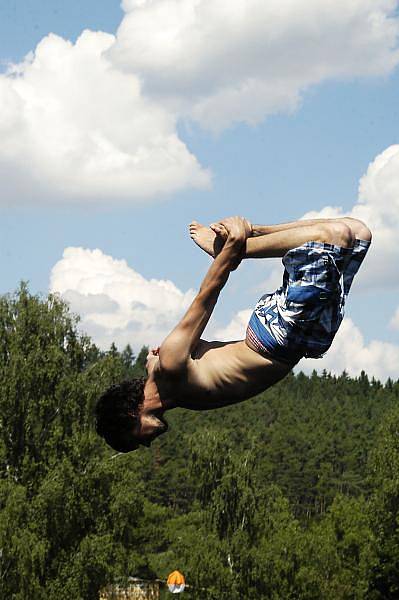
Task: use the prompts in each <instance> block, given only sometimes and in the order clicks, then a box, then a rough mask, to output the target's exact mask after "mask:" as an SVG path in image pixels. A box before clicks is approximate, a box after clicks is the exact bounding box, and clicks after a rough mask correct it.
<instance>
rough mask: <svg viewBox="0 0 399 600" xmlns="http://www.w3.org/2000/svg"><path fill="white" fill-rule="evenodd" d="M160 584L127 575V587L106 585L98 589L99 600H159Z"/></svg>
mask: <svg viewBox="0 0 399 600" xmlns="http://www.w3.org/2000/svg"><path fill="white" fill-rule="evenodd" d="M159 588H160V584H159V583H158V582H156V581H144V580H143V579H138V578H137V577H129V583H128V585H127V587H126V586H125V587H122V586H121V585H118V584H113V585H107V587H105V588H104V589H102V590H101V591H100V600H159V596H160V593H159Z"/></svg>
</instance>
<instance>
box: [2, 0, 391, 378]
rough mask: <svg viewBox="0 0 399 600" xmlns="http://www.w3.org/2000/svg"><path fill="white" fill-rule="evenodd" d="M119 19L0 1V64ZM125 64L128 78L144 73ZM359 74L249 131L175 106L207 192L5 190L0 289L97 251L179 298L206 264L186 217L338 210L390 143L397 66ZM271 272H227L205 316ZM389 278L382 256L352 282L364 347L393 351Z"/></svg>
mask: <svg viewBox="0 0 399 600" xmlns="http://www.w3.org/2000/svg"><path fill="white" fill-rule="evenodd" d="M157 1H158V2H160V1H162V0H157ZM123 14H124V13H123V11H122V10H121V8H120V6H119V2H117V1H115V2H114V1H111V0H110V1H109V2H107V3H98V2H94V1H91V0H90V1H87V2H85V3H84V5H82V4H81V3H78V2H76V1H75V0H71V1H70V2H69V3H68V4H64V3H61V2H60V1H56V2H54V1H52V2H47V1H42V2H41V3H40V5H38V3H36V2H31V1H24V0H18V1H17V2H12V1H11V0H4V1H3V2H2V4H1V7H0V59H1V60H2V64H3V69H4V70H5V68H6V64H7V62H10V61H11V62H14V63H18V62H19V61H21V60H22V58H23V57H24V56H25V54H27V53H28V52H29V51H30V50H34V49H35V47H36V45H37V43H39V42H40V40H42V38H44V37H45V36H47V35H48V34H49V33H50V32H53V33H56V34H58V35H59V36H61V37H63V38H65V39H69V40H71V41H72V42H75V41H76V39H77V38H78V37H79V35H80V34H81V32H82V31H83V30H84V29H91V30H93V31H97V30H101V31H106V32H108V33H113V34H115V33H116V31H117V27H118V25H119V24H120V22H121V20H122V17H123ZM390 50H392V48H391V49H390ZM356 60H357V59H356ZM356 60H354V64H355V63H356ZM132 68H133V67H132ZM134 68H135V69H137V72H139V71H140V69H142V68H143V67H142V66H141V65H138V66H137V65H135V66H134ZM366 70H367V69H366ZM364 71H365V69H364V68H363V67H362V68H359V73H357V72H356V68H353V73H352V74H351V76H348V75H347V76H346V77H345V78H343V77H337V76H336V75H335V74H334V72H332V74H331V76H329V77H325V79H324V80H322V81H319V82H315V83H313V84H312V83H310V84H309V85H307V86H306V89H305V91H303V92H301V99H300V101H299V102H298V103H297V105H296V107H295V108H294V109H291V110H287V108H286V107H285V106H282V108H281V110H279V109H276V110H269V112H268V114H266V115H265V117H264V118H261V119H258V121H257V122H256V124H249V125H248V124H247V123H245V117H243V118H242V119H241V118H237V119H235V120H234V121H233V122H232V123H229V125H228V126H226V127H222V128H221V129H220V130H218V131H213V130H209V128H207V127H206V126H204V122H197V121H196V119H195V118H191V117H190V116H188V117H187V109H184V110H185V112H184V111H183V109H182V111H183V112H184V116H183V117H181V118H179V119H178V120H177V125H176V127H177V129H176V132H177V135H178V137H179V139H181V140H182V141H183V142H184V144H185V146H186V148H188V150H189V152H190V153H191V154H192V155H194V156H195V157H196V160H197V162H198V163H199V164H200V165H201V167H202V169H210V171H211V172H212V184H211V187H210V188H203V187H202V188H201V186H199V189H190V186H189V185H186V186H181V189H178V190H174V189H171V190H170V191H169V192H168V190H166V193H164V194H161V193H159V194H158V193H154V194H153V195H152V196H151V197H150V198H141V197H140V194H136V197H135V198H133V200H132V201H131V202H130V201H129V200H127V201H126V199H124V200H123V201H120V200H119V198H118V196H117V195H116V196H115V197H113V198H112V197H109V198H108V199H107V200H106V201H105V202H104V201H103V202H101V203H100V204H98V205H97V204H96V203H93V202H90V203H88V202H86V201H85V199H84V198H83V199H82V200H79V201H78V202H76V201H74V202H70V201H68V199H65V197H64V196H63V194H60V198H61V200H60V201H57V200H56V195H57V191H54V188H51V193H50V194H49V195H48V197H47V198H46V200H45V201H41V200H40V198H39V199H38V196H37V195H36V196H35V199H33V200H32V201H30V200H29V194H28V197H25V198H24V199H23V201H22V200H21V202H20V201H19V199H18V195H17V194H16V193H12V194H10V195H9V196H8V195H7V191H8V189H9V188H8V187H7V185H6V184H4V185H3V190H4V191H3V194H4V196H3V201H2V219H1V225H0V227H1V239H2V246H1V258H2V278H1V283H0V292H2V293H5V292H9V291H12V290H13V289H15V288H16V286H17V285H18V282H19V281H20V280H21V279H24V280H29V281H30V286H31V289H32V290H33V291H41V292H47V291H48V289H49V281H50V274H51V271H52V269H53V267H54V265H55V264H56V263H57V262H59V261H60V260H61V258H62V254H63V251H64V249H65V248H68V247H81V248H85V249H95V248H98V249H100V250H101V251H102V253H103V254H105V255H108V256H110V257H113V259H125V260H126V261H127V263H128V265H129V266H130V267H131V268H132V269H134V271H136V272H137V273H139V274H141V276H143V277H144V278H145V279H146V280H150V279H156V280H161V279H168V280H171V281H172V282H173V283H174V284H175V286H177V288H178V289H179V290H182V291H183V292H185V291H186V290H188V289H189V288H193V289H195V288H197V287H198V285H199V283H200V280H201V277H202V276H203V275H204V273H205V270H206V268H207V266H208V264H209V261H208V259H207V257H205V256H203V255H202V254H201V252H200V251H199V250H198V249H197V248H196V247H195V246H194V245H192V243H191V242H190V240H189V238H188V237H187V232H186V230H187V224H188V223H189V222H190V220H191V219H193V218H196V219H197V220H199V221H202V222H205V223H209V222H211V221H214V220H216V219H217V218H219V217H223V216H227V215H231V214H243V215H245V216H247V217H248V218H249V219H250V220H252V221H254V222H257V223H262V222H263V223H275V222H284V221H287V220H293V219H297V218H300V217H301V216H302V215H304V214H305V213H307V212H309V211H321V210H322V209H323V207H326V206H335V207H342V209H343V211H344V212H347V213H349V212H350V211H351V210H352V208H353V206H354V205H355V204H356V202H357V197H358V186H359V180H360V178H361V177H362V176H363V175H364V174H365V173H366V172H367V169H368V167H369V165H370V163H372V162H373V161H374V160H375V159H376V157H377V156H379V155H380V154H381V153H383V152H384V151H385V150H386V149H387V148H389V147H390V146H392V145H394V144H398V143H399V139H398V138H399V135H398V124H399V118H398V117H399V115H398V111H399V102H398V100H399V74H398V70H397V69H395V68H394V67H392V68H391V69H389V72H381V73H377V75H376V76H370V75H369V74H367V73H365V72H364ZM382 71H383V69H382ZM140 73H141V75H142V71H140ZM142 77H143V75H142ZM200 83H201V85H202V81H201V82H200ZM149 89H150V88H149ZM156 100H157V101H159V98H158V97H157V98H156ZM167 100H168V101H169V97H168V99H167ZM265 110H266V109H265ZM211 129H212V128H211ZM0 143H1V142H0ZM0 173H2V171H0ZM1 176H2V177H4V173H3V175H1ZM132 196H134V194H132ZM398 220H399V215H398ZM370 226H371V227H372V228H373V224H372V223H370ZM398 233H399V231H398ZM388 259H389V257H388ZM381 260H383V258H382V259H381ZM270 271H271V267H270V265H269V264H265V263H264V261H262V262H261V261H252V262H251V264H249V262H247V263H246V264H244V265H243V266H242V267H241V268H240V270H239V271H238V272H237V273H235V274H233V276H232V278H231V281H230V282H229V284H228V287H227V288H226V290H225V291H224V293H223V296H222V298H221V300H220V302H219V306H218V307H217V310H216V313H215V317H216V321H217V324H218V327H219V329H220V327H222V326H224V325H227V324H228V322H229V321H230V320H231V319H232V318H234V315H235V314H236V313H237V311H240V310H243V309H249V308H251V306H253V305H254V303H255V301H256V300H257V297H258V296H259V295H261V293H262V292H261V291H260V290H259V284H261V282H262V281H265V280H266V279H267V278H268V276H269V275H270ZM398 275H399V269H398V267H397V263H395V262H394V261H393V260H392V266H391V267H390V268H389V269H387V283H386V285H384V282H382V283H380V284H378V285H375V286H374V285H373V284H372V280H373V274H372V273H369V274H368V278H367V282H366V283H365V284H364V285H361V286H358V288H356V286H355V287H354V290H353V293H352V295H351V297H350V299H349V302H348V309H347V316H348V317H349V318H350V319H351V320H352V321H353V322H354V324H355V326H356V327H357V328H358V329H359V330H360V331H361V333H362V335H363V336H364V345H365V346H367V344H370V343H371V342H372V341H373V340H378V341H380V342H385V343H387V344H392V345H393V346H394V347H395V348H396V347H397V345H398V344H399V329H398V328H395V327H393V326H389V322H390V321H391V319H392V318H393V317H394V314H395V311H396V310H397V308H398V305H399V301H398V286H397V285H396V281H397V280H398ZM388 280H389V281H388ZM370 282H371V283H370ZM393 282H394V283H393ZM60 291H62V290H61V289H60ZM264 291H270V290H266V289H265V290H264ZM398 320H399V319H398ZM93 331H94V330H93ZM116 335H117V334H116ZM123 340H125V338H123ZM386 351H387V352H389V347H387V348H386ZM378 356H380V355H378ZM329 366H331V365H329ZM337 368H338V367H337Z"/></svg>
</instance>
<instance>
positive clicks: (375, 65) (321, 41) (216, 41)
mask: <svg viewBox="0 0 399 600" xmlns="http://www.w3.org/2000/svg"><path fill="white" fill-rule="evenodd" d="M122 6H123V8H124V10H125V11H126V15H125V17H124V19H123V21H122V23H121V25H120V27H119V30H118V33H117V39H116V43H115V44H114V45H113V46H112V48H111V49H110V52H109V54H110V56H111V57H112V59H113V61H114V63H115V64H117V65H119V66H120V67H121V68H122V69H124V70H125V71H127V72H131V73H135V74H139V75H140V77H141V78H142V80H143V82H144V87H145V91H146V93H148V94H149V96H151V97H154V98H162V99H163V100H164V101H165V102H168V103H169V105H170V106H172V107H173V108H174V109H175V110H178V111H179V113H180V114H181V115H186V116H187V117H189V118H194V119H195V120H197V121H198V122H199V123H201V124H202V125H204V126H206V127H209V128H211V129H216V130H218V129H219V130H220V129H222V128H223V127H226V126H228V125H230V124H231V123H232V122H234V121H247V122H249V123H256V122H259V121H260V120H262V119H264V118H265V116H266V115H268V114H270V113H274V112H276V111H282V110H283V111H286V110H292V109H293V108H295V107H296V106H297V104H298V101H299V99H300V96H301V93H302V92H303V90H305V89H306V88H308V87H309V86H310V85H315V84H318V83H320V82H322V81H325V80H327V79H337V78H348V77H352V76H356V77H357V76H370V75H372V76H373V75H381V74H382V75H384V74H387V73H389V72H390V71H391V70H392V69H393V67H394V66H395V65H396V64H397V62H398V59H399V55H398V50H397V47H396V43H397V36H398V32H399V22H398V19H397V18H396V17H395V13H394V11H395V8H396V6H397V1H396V0H323V1H322V2H320V0H306V2H304V0H268V1H267V2H265V1H264V0H234V2H231V1H230V0H124V1H123V3H122Z"/></svg>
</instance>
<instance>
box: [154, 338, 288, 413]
mask: <svg viewBox="0 0 399 600" xmlns="http://www.w3.org/2000/svg"><path fill="white" fill-rule="evenodd" d="M290 370H291V367H289V366H287V365H284V364H282V363H280V362H278V361H275V360H273V359H270V360H269V359H268V358H264V357H263V356H261V355H260V354H258V353H257V352H256V351H255V350H254V349H252V348H251V347H250V346H249V345H248V342H246V341H245V340H241V341H237V342H206V341H204V340H200V342H199V344H198V346H197V348H196V350H195V352H194V353H193V354H192V356H191V359H190V360H189V363H188V365H187V370H186V372H185V374H184V375H183V376H179V377H178V378H176V379H175V380H174V381H171V380H170V379H169V378H167V380H165V378H164V377H163V376H162V371H160V372H159V377H160V381H159V384H160V385H158V387H159V388H163V390H164V393H166V394H167V395H168V396H169V397H172V398H173V400H174V402H175V404H176V405H177V406H180V407H182V408H188V409H191V410H208V409H212V408H220V407H222V406H227V405H229V404H235V403H237V402H241V401H242V400H246V399H248V398H251V397H252V396H255V395H256V394H259V393H261V392H262V391H264V390H265V389H267V388H268V387H270V386H271V385H273V384H274V383H276V382H277V381H279V380H280V379H282V378H283V377H285V375H287V373H288V372H289V371H290ZM161 380H163V381H162V382H161ZM160 391H161V390H160ZM161 395H162V392H161Z"/></svg>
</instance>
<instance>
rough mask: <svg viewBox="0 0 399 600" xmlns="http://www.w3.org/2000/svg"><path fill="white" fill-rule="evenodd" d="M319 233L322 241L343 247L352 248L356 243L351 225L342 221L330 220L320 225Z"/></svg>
mask: <svg viewBox="0 0 399 600" xmlns="http://www.w3.org/2000/svg"><path fill="white" fill-rule="evenodd" d="M319 227H320V232H319V235H320V237H321V240H320V241H322V242H325V243H327V244H334V245H335V246H341V247H342V248H351V247H352V246H353V245H354V243H355V234H354V232H353V231H352V229H351V227H349V225H347V224H346V223H344V222H342V221H330V222H328V223H323V224H321V225H320V226H319Z"/></svg>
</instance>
